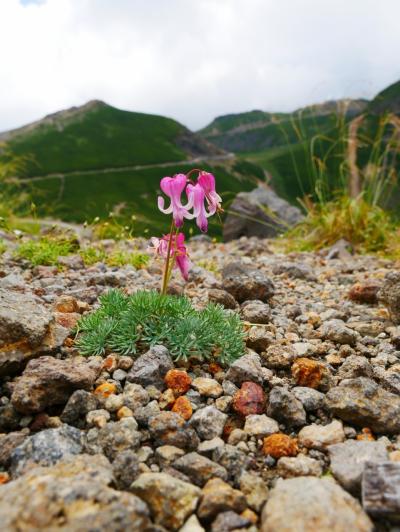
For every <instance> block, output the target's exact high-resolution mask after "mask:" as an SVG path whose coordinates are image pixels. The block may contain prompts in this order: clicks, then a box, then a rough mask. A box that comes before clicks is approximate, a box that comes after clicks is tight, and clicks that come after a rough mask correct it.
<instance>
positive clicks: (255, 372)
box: [226, 352, 264, 386]
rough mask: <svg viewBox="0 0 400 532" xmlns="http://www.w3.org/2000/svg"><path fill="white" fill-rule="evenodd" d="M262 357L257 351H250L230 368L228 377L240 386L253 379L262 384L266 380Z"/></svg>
mask: <svg viewBox="0 0 400 532" xmlns="http://www.w3.org/2000/svg"><path fill="white" fill-rule="evenodd" d="M262 370H263V368H262V366H261V359H260V357H259V355H257V353H255V352H249V353H246V354H245V355H243V356H242V357H240V358H238V359H237V360H236V361H235V362H234V363H233V364H232V365H231V367H230V368H229V370H228V372H227V374H226V378H227V380H228V381H231V382H233V383H234V384H236V385H238V386H240V385H241V384H242V383H243V382H246V381H251V382H256V383H258V384H262V383H263V380H264V376H263V371H262Z"/></svg>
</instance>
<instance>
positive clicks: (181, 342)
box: [76, 289, 244, 365]
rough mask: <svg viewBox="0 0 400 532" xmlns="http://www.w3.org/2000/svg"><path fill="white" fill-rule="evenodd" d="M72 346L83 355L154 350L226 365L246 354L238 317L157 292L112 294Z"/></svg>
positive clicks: (82, 323) (90, 316)
mask: <svg viewBox="0 0 400 532" xmlns="http://www.w3.org/2000/svg"><path fill="white" fill-rule="evenodd" d="M78 331H79V336H78V339H77V341H76V345H77V347H78V349H79V350H80V352H81V353H82V354H83V355H105V354H106V353H107V352H109V351H115V352H117V353H120V354H122V355H130V356H135V355H137V354H138V353H140V352H141V351H143V350H145V349H147V348H149V347H150V346H152V345H156V344H162V345H164V346H165V347H167V348H168V349H169V351H170V353H171V356H172V357H173V359H174V360H189V359H191V358H196V359H199V360H212V361H218V362H219V363H221V364H223V365H229V364H231V363H232V362H234V361H235V360H236V359H237V358H239V357H240V356H242V355H243V354H244V331H243V326H242V323H241V321H240V318H239V316H238V315H237V314H233V313H229V312H227V311H225V310H224V309H223V307H222V306H220V305H214V304H209V305H207V307H206V308H205V309H204V310H201V311H197V310H195V309H194V308H193V307H192V305H191V303H190V301H189V300H188V299H187V298H185V297H174V296H163V295H161V294H159V293H158V292H145V291H142V292H137V293H136V294H134V295H132V296H126V295H125V294H123V293H122V292H121V291H119V290H116V289H114V290H110V291H109V292H108V293H107V294H105V295H103V296H101V297H100V307H99V309H98V310H96V311H94V312H92V313H90V314H87V315H86V316H84V317H83V318H82V319H81V320H80V321H79V324H78Z"/></svg>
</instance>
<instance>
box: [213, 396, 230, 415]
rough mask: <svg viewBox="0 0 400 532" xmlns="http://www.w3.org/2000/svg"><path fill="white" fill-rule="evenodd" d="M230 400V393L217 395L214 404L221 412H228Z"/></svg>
mask: <svg viewBox="0 0 400 532" xmlns="http://www.w3.org/2000/svg"><path fill="white" fill-rule="evenodd" d="M232 401H233V397H231V396H230V395H223V396H222V397H218V399H217V400H216V401H215V406H216V407H217V408H218V410H221V412H228V411H229V409H230V407H231V404H232Z"/></svg>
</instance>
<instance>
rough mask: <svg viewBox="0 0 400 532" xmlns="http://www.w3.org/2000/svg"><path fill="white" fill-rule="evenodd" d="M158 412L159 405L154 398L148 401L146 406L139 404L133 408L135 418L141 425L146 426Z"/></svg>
mask: <svg viewBox="0 0 400 532" xmlns="http://www.w3.org/2000/svg"><path fill="white" fill-rule="evenodd" d="M127 406H128V405H127ZM159 413H160V406H159V404H158V402H157V401H156V400H154V401H150V403H149V404H147V405H146V406H139V407H136V408H135V409H134V416H135V419H136V421H137V422H138V423H139V425H140V426H141V427H148V425H149V422H150V420H151V419H152V418H153V417H154V416H157V415H158V414H159Z"/></svg>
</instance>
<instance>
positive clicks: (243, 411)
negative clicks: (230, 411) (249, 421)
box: [233, 382, 265, 416]
mask: <svg viewBox="0 0 400 532" xmlns="http://www.w3.org/2000/svg"><path fill="white" fill-rule="evenodd" d="M233 408H234V410H235V411H236V412H237V413H238V414H240V415H241V416H249V415H252V414H262V413H263V412H264V408H265V394H264V391H263V389H262V387H261V386H260V385H259V384H256V383H255V382H244V383H243V384H242V386H241V388H240V390H238V391H237V392H236V393H235V395H234V397H233Z"/></svg>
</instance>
